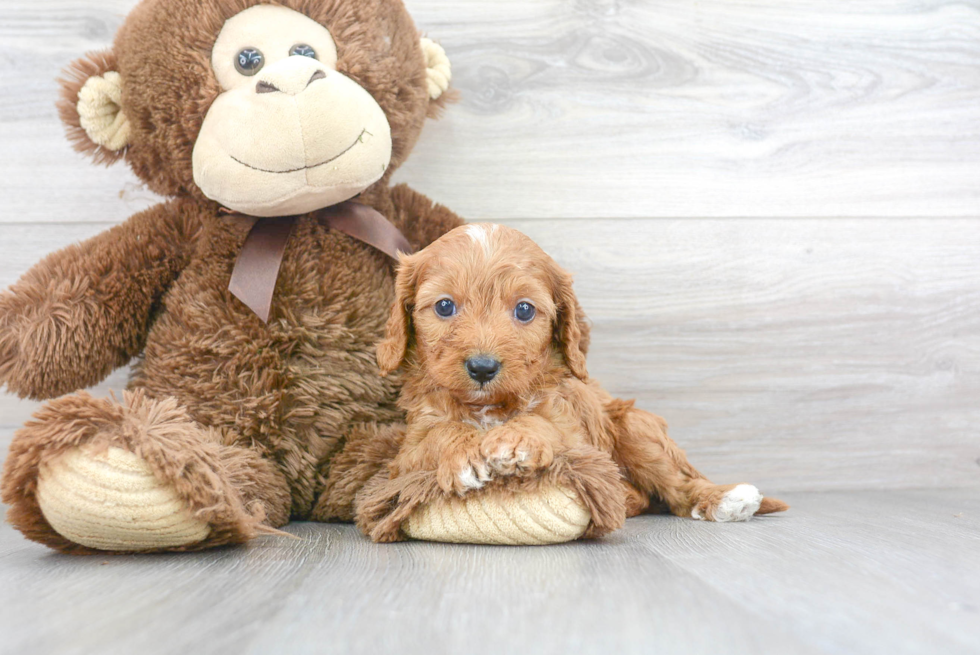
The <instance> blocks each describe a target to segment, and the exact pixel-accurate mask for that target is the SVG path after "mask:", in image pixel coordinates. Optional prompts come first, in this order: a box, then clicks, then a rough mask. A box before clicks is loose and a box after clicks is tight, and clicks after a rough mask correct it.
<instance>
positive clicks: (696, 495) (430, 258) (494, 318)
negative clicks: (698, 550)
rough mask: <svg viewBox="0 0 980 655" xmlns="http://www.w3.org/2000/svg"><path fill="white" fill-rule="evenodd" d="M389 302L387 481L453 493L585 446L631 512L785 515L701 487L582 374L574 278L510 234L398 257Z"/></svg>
mask: <svg viewBox="0 0 980 655" xmlns="http://www.w3.org/2000/svg"><path fill="white" fill-rule="evenodd" d="M396 293H397V301H396V303H395V306H394V308H393V310H392V314H391V317H390V319H389V320H388V324H387V334H386V337H385V339H384V341H382V342H381V343H380V344H379V346H378V362H379V364H380V366H381V370H382V372H383V373H384V374H388V373H390V372H392V371H394V370H395V369H397V368H399V367H400V366H402V365H403V364H404V365H405V368H406V373H407V376H406V380H405V384H404V387H403V391H402V395H401V399H400V404H401V406H402V407H403V409H405V410H406V411H407V412H408V431H407V434H406V435H405V439H404V441H403V442H402V444H401V448H400V450H399V452H398V455H397V456H396V457H395V459H394V461H393V463H392V464H391V465H390V472H391V478H392V479H393V480H394V479H397V478H399V477H400V476H406V475H409V474H412V473H417V472H422V471H429V472H432V471H434V472H435V474H436V480H437V481H438V485H439V486H440V487H441V488H442V489H443V491H445V492H456V493H458V494H464V493H466V492H467V491H469V490H472V489H478V488H481V487H483V486H484V485H485V484H490V483H492V482H494V481H499V480H503V479H507V478H513V477H525V478H532V477H534V476H539V475H540V474H541V473H542V472H543V471H544V470H545V469H548V468H549V467H550V466H552V464H553V462H556V460H557V459H558V458H561V457H564V456H566V455H567V454H568V453H582V452H587V451H590V450H594V451H598V453H600V454H601V455H602V457H608V458H611V461H612V462H615V464H616V465H617V467H618V470H617V469H616V468H613V467H610V469H609V470H611V471H613V474H614V476H615V477H616V481H615V482H614V484H613V486H609V485H607V486H605V487H604V488H605V489H606V490H607V491H606V492H605V493H607V494H608V489H610V488H616V489H618V493H620V494H621V497H620V499H619V500H618V502H619V507H624V503H625V508H626V512H628V513H629V514H631V515H632V514H636V513H639V512H641V511H643V509H645V508H646V507H647V506H648V505H649V502H650V500H651V499H658V500H660V501H663V503H665V504H666V505H667V507H668V508H669V509H670V511H671V512H672V513H674V514H676V515H678V516H690V517H693V518H696V519H702V520H708V521H744V520H747V519H749V518H750V517H751V516H752V515H753V514H760V513H768V512H777V511H782V510H785V509H786V508H787V505H785V504H784V503H782V502H780V501H778V500H774V499H763V497H762V495H761V494H760V493H759V491H758V490H757V489H756V488H755V487H754V486H752V485H748V484H739V485H727V486H720V485H716V484H712V483H711V482H710V481H709V480H707V479H706V478H705V477H704V476H703V475H701V474H700V473H698V471H697V470H696V469H695V468H694V467H693V466H691V464H690V463H689V462H688V461H687V458H686V457H685V455H684V452H683V451H682V450H681V449H680V448H678V447H677V445H676V444H675V443H674V442H673V441H672V440H671V439H670V438H669V437H668V436H667V432H666V425H665V423H664V421H663V419H661V418H660V417H658V416H655V415H653V414H650V413H647V412H644V411H641V410H639V409H636V408H634V407H633V402H632V401H623V400H617V399H615V398H613V397H611V396H610V395H609V394H608V393H606V392H605V391H604V390H603V389H602V388H601V387H600V386H599V385H598V383H596V382H595V381H594V380H590V379H589V378H588V373H587V371H586V367H585V351H586V348H587V345H588V325H587V323H586V321H585V316H584V314H583V313H582V309H581V307H580V306H579V303H578V301H577V300H576V298H575V295H574V294H573V292H572V279H571V276H570V275H569V274H568V273H566V272H565V271H564V270H562V269H561V268H560V267H559V266H558V265H557V264H556V263H555V262H554V260H552V259H551V258H550V257H549V256H548V255H547V254H545V253H544V251H542V250H541V249H540V248H539V247H538V246H537V245H536V244H535V243H534V242H533V241H531V239H529V238H528V237H526V236H524V235H523V234H521V233H520V232H518V231H516V230H514V229H511V228H507V227H503V226H499V225H490V224H473V225H466V226H463V227H459V228H456V229H455V230H453V231H451V232H449V233H448V234H446V235H445V236H443V237H442V238H441V239H439V240H438V241H436V242H435V243H433V244H432V245H430V246H429V247H427V248H426V249H425V250H423V251H422V252H419V253H417V254H415V255H412V256H409V257H405V258H403V259H402V262H401V267H400V269H399V272H398V277H397V281H396ZM624 498H625V501H624ZM611 523H615V520H613V521H611ZM606 527H607V528H613V527H616V526H615V525H608V526H606ZM602 531H606V530H602ZM600 532H601V531H600Z"/></svg>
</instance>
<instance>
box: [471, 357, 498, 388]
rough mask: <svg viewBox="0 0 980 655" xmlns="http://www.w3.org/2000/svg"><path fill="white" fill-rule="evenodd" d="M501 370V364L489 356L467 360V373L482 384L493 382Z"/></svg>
mask: <svg viewBox="0 0 980 655" xmlns="http://www.w3.org/2000/svg"><path fill="white" fill-rule="evenodd" d="M499 370H500V362H499V361H498V360H497V359H494V358H493V357H488V356H487V355H477V356H476V357H470V358H469V359H467V360H466V372H467V373H469V374H470V377H471V378H473V379H474V380H476V381H477V382H479V383H480V384H485V383H487V382H489V381H490V380H492V379H493V378H494V376H495V375H497V371H499Z"/></svg>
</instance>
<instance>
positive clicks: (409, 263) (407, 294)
mask: <svg viewBox="0 0 980 655" xmlns="http://www.w3.org/2000/svg"><path fill="white" fill-rule="evenodd" d="M420 254H421V253H418V254H415V255H410V256H406V255H399V256H398V275H397V277H396V278H395V302H394V303H393V304H392V306H391V314H390V315H389V316H388V323H387V324H386V325H385V338H384V339H383V340H382V341H381V343H379V344H378V350H377V356H378V366H379V367H380V368H381V375H388V374H389V373H391V372H392V371H394V370H395V369H397V368H398V367H399V366H401V364H402V362H403V361H405V355H406V354H407V353H408V340H409V338H410V337H411V332H412V310H413V309H414V306H413V305H414V303H415V287H416V283H417V281H418V280H417V277H418V276H417V271H418V257H419V255H420Z"/></svg>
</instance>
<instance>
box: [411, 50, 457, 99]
mask: <svg viewBox="0 0 980 655" xmlns="http://www.w3.org/2000/svg"><path fill="white" fill-rule="evenodd" d="M420 42H421V44H422V54H423V56H424V57H425V82H426V85H427V86H428V88H429V116H430V117H431V118H437V117H438V116H439V112H440V111H441V110H442V108H443V107H444V106H445V105H446V104H448V103H450V102H454V101H455V100H456V94H455V92H453V91H450V90H449V83H450V82H451V81H452V79H453V70H452V65H451V64H450V63H449V57H447V56H446V51H445V50H443V49H442V46H441V45H439V44H438V43H436V42H435V41H433V40H432V39H428V38H426V37H424V36H423V37H422V38H421V39H420Z"/></svg>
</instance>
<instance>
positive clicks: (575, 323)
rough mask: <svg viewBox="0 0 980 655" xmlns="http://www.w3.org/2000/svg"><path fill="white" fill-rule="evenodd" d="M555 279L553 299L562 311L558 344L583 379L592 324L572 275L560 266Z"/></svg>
mask: <svg viewBox="0 0 980 655" xmlns="http://www.w3.org/2000/svg"><path fill="white" fill-rule="evenodd" d="M551 280H552V282H551V283H552V290H551V293H552V298H554V301H555V306H556V307H557V310H558V315H557V317H556V318H555V331H554V340H555V345H556V346H557V347H558V349H559V350H560V351H561V354H562V355H564V357H565V363H566V364H568V369H569V370H570V371H571V372H572V375H574V376H575V377H577V378H578V379H580V380H587V379H588V378H589V372H588V370H587V369H586V367H585V352H586V350H587V349H588V347H589V327H588V322H587V319H586V318H585V314H584V313H583V312H582V307H581V305H579V303H578V298H576V297H575V292H574V291H573V290H572V276H571V275H569V274H568V273H567V272H566V271H564V270H562V269H560V268H558V267H557V266H556V267H555V270H554V271H553V272H552V276H551Z"/></svg>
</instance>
